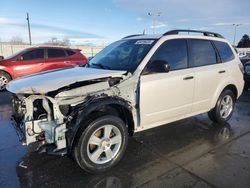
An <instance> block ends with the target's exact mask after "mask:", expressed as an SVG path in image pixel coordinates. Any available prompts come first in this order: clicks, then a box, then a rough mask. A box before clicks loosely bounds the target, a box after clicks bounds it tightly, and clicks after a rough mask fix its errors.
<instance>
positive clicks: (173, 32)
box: [163, 29, 224, 38]
mask: <svg viewBox="0 0 250 188" xmlns="http://www.w3.org/2000/svg"><path fill="white" fill-rule="evenodd" d="M180 32H187V33H203V35H204V36H213V37H218V38H224V37H223V36H222V35H220V34H218V33H213V32H210V31H199V30H189V29H177V30H172V31H168V32H166V33H164V34H163V36H166V35H177V34H179V33H180Z"/></svg>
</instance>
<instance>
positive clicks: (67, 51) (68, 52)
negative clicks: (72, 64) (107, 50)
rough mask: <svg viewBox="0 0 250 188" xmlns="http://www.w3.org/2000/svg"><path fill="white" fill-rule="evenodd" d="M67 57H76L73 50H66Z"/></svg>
mask: <svg viewBox="0 0 250 188" xmlns="http://www.w3.org/2000/svg"><path fill="white" fill-rule="evenodd" d="M66 53H67V56H71V55H74V54H75V52H73V51H72V50H66Z"/></svg>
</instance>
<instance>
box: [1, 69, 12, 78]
mask: <svg viewBox="0 0 250 188" xmlns="http://www.w3.org/2000/svg"><path fill="white" fill-rule="evenodd" d="M1 72H3V73H5V74H7V75H9V76H10V79H11V80H12V79H13V77H12V75H11V73H9V72H8V71H7V70H2V69H0V73H1Z"/></svg>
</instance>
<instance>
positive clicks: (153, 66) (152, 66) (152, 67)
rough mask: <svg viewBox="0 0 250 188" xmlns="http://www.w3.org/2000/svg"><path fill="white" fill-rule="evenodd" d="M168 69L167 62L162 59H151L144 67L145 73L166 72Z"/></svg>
mask: <svg viewBox="0 0 250 188" xmlns="http://www.w3.org/2000/svg"><path fill="white" fill-rule="evenodd" d="M169 71H170V66H169V64H168V63H167V62H166V61H163V60H154V61H151V62H149V64H148V65H147V67H146V72H147V73H167V72H169Z"/></svg>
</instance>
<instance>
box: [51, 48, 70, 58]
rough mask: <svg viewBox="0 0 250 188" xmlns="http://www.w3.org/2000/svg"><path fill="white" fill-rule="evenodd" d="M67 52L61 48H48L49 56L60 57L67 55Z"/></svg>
mask: <svg viewBox="0 0 250 188" xmlns="http://www.w3.org/2000/svg"><path fill="white" fill-rule="evenodd" d="M65 56H66V54H65V52H64V50H60V49H48V58H60V57H65Z"/></svg>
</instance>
